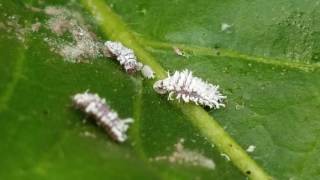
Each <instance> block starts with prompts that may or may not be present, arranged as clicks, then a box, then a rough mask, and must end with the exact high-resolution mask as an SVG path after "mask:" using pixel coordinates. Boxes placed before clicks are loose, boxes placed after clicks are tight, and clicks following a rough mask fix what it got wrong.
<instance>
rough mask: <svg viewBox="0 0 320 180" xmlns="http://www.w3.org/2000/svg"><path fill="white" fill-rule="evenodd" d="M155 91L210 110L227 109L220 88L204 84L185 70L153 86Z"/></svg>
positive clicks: (170, 98)
mask: <svg viewBox="0 0 320 180" xmlns="http://www.w3.org/2000/svg"><path fill="white" fill-rule="evenodd" d="M153 88H154V90H155V91H156V92H157V93H159V94H165V93H169V96H168V99H169V100H173V98H172V97H173V96H175V98H176V99H178V100H180V99H182V100H183V101H184V102H186V103H188V102H190V101H191V102H194V103H195V104H197V105H198V104H200V105H203V106H208V107H210V108H216V109H219V108H220V107H225V105H224V104H223V99H225V98H226V96H223V95H222V94H221V93H220V92H219V86H215V85H212V84H210V83H207V82H204V81H203V80H202V79H200V78H198V77H194V76H192V72H191V71H189V70H187V69H186V70H184V71H182V72H179V71H176V72H175V73H174V74H173V75H172V76H170V74H168V77H167V78H165V79H163V80H159V81H157V82H155V83H154V85H153Z"/></svg>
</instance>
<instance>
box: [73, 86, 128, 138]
mask: <svg viewBox="0 0 320 180" xmlns="http://www.w3.org/2000/svg"><path fill="white" fill-rule="evenodd" d="M72 101H73V103H74V106H75V107H76V108H78V109H80V110H82V111H84V112H85V113H86V114H87V115H89V116H91V117H93V118H94V120H95V121H96V123H97V124H98V125H99V126H101V127H103V128H104V129H105V130H106V131H107V132H108V133H109V135H110V136H111V137H112V139H113V140H115V141H117V142H124V141H125V140H126V139H127V135H126V131H127V130H128V128H129V125H128V124H129V123H132V122H133V119H131V118H127V119H124V120H122V119H120V118H119V117H118V114H117V113H116V112H115V111H113V110H112V109H111V108H110V107H109V106H108V105H107V104H106V100H105V99H103V98H100V97H99V96H98V94H91V93H88V92H84V93H78V94H75V95H74V96H73V97H72Z"/></svg>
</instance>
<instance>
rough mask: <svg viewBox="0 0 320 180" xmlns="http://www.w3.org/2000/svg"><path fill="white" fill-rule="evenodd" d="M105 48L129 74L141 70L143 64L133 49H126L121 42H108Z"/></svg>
mask: <svg viewBox="0 0 320 180" xmlns="http://www.w3.org/2000/svg"><path fill="white" fill-rule="evenodd" d="M104 44H105V46H106V47H107V49H108V51H109V52H110V53H111V54H112V55H113V56H114V57H115V58H116V59H117V61H119V63H120V64H121V65H122V66H123V68H124V69H125V70H126V72H128V73H134V72H136V71H139V70H141V68H142V66H143V64H142V63H140V62H138V61H137V58H136V56H135V54H134V52H133V50H132V49H129V48H127V47H125V46H124V45H123V44H122V43H120V42H113V41H106V42H105V43H104Z"/></svg>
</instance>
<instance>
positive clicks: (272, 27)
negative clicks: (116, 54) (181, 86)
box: [0, 0, 320, 179]
mask: <svg viewBox="0 0 320 180" xmlns="http://www.w3.org/2000/svg"><path fill="white" fill-rule="evenodd" d="M47 6H61V7H65V8H67V9H70V10H75V11H77V12H79V13H80V14H81V16H83V17H84V19H85V22H86V23H87V25H88V26H90V27H91V28H90V29H91V30H92V31H93V32H94V33H96V34H97V36H98V38H100V39H101V40H108V39H113V40H118V41H121V42H123V43H124V44H126V45H127V46H128V47H130V48H132V49H134V50H135V52H136V54H137V55H138V57H139V59H140V60H141V61H142V62H143V63H146V64H149V65H150V66H151V67H152V68H153V69H154V70H155V72H156V73H157V77H158V78H162V77H164V76H165V75H166V73H165V71H167V70H168V71H170V72H173V71H175V70H182V69H185V68H188V69H191V70H193V72H194V74H195V75H197V76H199V77H201V78H203V79H205V80H207V81H209V82H211V83H214V84H218V85H220V87H221V89H222V91H223V93H224V94H226V95H227V96H228V99H227V102H226V103H227V107H226V108H225V109H220V110H208V109H205V110H204V109H202V108H200V107H197V106H195V105H188V104H183V103H177V102H174V103H171V102H168V101H167V99H166V97H165V96H159V95H157V94H156V93H155V92H154V91H153V89H152V85H153V81H149V80H144V79H142V77H141V76H140V75H133V76H130V75H128V74H126V73H125V72H124V71H123V70H122V69H121V67H120V66H119V65H118V64H117V62H115V61H113V60H111V59H106V58H97V59H89V60H90V63H70V62H68V61H65V59H64V58H63V57H62V56H60V55H59V54H57V53H55V52H53V51H51V49H52V47H50V45H48V43H46V41H45V39H46V38H58V37H56V36H54V35H53V34H52V33H51V32H50V31H49V30H48V29H47V28H45V26H44V25H45V24H46V23H47V21H48V19H49V17H48V16H47V15H45V14H44V13H43V12H39V11H38V9H32V8H30V7H36V8H39V9H43V8H44V7H47ZM110 7H112V8H110ZM0 11H1V15H0V33H1V36H0V54H1V56H0V68H1V70H0V82H1V83H0V117H1V120H0V137H2V138H1V145H0V157H1V161H0V166H1V168H0V179H59V178H62V179H72V178H75V179H88V178H90V179H101V178H106V179H195V178H197V179H214V178H215V179H241V178H245V176H244V175H243V174H242V173H241V172H243V173H244V174H246V175H247V176H249V177H251V178H253V179H262V178H266V177H267V176H268V175H270V176H272V177H275V178H276V179H290V178H292V179H317V178H319V174H320V166H319V164H320V163H319V161H320V159H319V158H318V157H317V154H318V153H319V151H320V147H319V145H318V143H317V139H318V138H319V135H320V134H319V132H320V131H319V129H320V123H319V122H320V121H319V120H320V118H319V116H317V115H318V114H319V108H320V93H319V92H320V91H319V90H320V81H319V78H320V72H319V67H320V64H319V62H320V61H319V57H318V56H319V52H320V51H319V48H320V44H319V40H320V39H319V27H320V22H319V20H318V19H319V18H318V16H319V12H320V11H319V5H318V3H317V2H316V1H312V0H311V1H301V2H292V1H281V2H279V1H276V0H271V1H268V2H265V1H259V0H254V1H250V2H249V1H204V0H203V1H199V2H198V1H197V2H195V1H188V0H184V1H180V0H176V1H141V0H131V1H123V0H121V1H119V0H117V1H113V0H108V1H103V0H90V1H81V2H77V3H75V2H73V3H65V2H64V1H46V2H42V3H41V2H37V1H32V0H30V1H23V2H22V1H17V2H11V1H8V2H7V1H0ZM37 21H38V22H40V23H41V24H42V25H43V26H41V27H40V30H39V31H38V32H30V31H28V29H30V27H31V25H32V24H34V23H35V22H37ZM14 22H16V24H14ZM10 23H11V25H10ZM12 23H13V24H12ZM223 24H228V25H230V27H228V28H227V29H225V28H222V25H223ZM18 25H19V26H18ZM63 38H66V40H67V39H68V37H63ZM22 40H23V41H22ZM173 47H179V48H180V49H181V50H183V51H184V52H185V53H186V54H188V57H183V56H178V55H176V54H175V53H174V51H173ZM87 89H90V91H92V92H97V93H98V94H99V95H100V96H102V97H105V98H106V99H107V101H108V103H109V104H110V105H111V106H112V108H113V109H115V110H117V111H118V113H119V114H120V116H121V117H133V118H134V119H135V122H134V124H133V125H132V126H131V127H130V130H129V141H127V142H126V143H124V144H117V143H114V142H113V141H112V140H111V139H110V138H108V136H107V134H106V133H105V132H104V131H103V130H102V129H100V128H99V127H97V126H95V125H94V124H93V123H91V121H87V122H86V123H83V122H84V121H83V120H84V119H86V117H85V116H84V115H83V114H81V113H79V112H77V111H75V110H74V109H73V108H72V106H71V102H70V96H71V95H73V94H75V93H78V92H83V91H85V90H87ZM88 133H89V134H90V136H88V135H86V134H88ZM181 138H183V139H184V140H185V143H184V146H185V148H187V149H189V150H192V151H195V152H200V153H201V154H203V155H204V156H206V157H208V158H209V159H212V160H213V161H214V162H215V164H216V168H215V169H214V170H212V169H206V168H203V167H199V166H192V165H190V164H187V163H185V164H176V163H171V162H169V161H165V160H164V161H151V159H153V158H155V157H159V156H168V155H170V154H171V153H172V152H173V151H174V144H176V143H177V142H178V141H179V139H181ZM236 142H237V143H236ZM238 144H239V145H238ZM214 145H215V146H214ZM230 145H231V146H232V147H230ZM249 145H255V146H256V150H255V151H254V152H252V153H250V154H249V155H248V154H246V153H245V151H244V150H245V149H246V148H247V147H248V146H249ZM241 147H242V148H241ZM221 153H226V154H228V155H229V156H230V158H231V161H226V160H225V158H224V157H223V156H221ZM248 170H250V174H249V172H247V171H248Z"/></svg>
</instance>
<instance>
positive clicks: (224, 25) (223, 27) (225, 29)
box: [221, 23, 232, 33]
mask: <svg viewBox="0 0 320 180" xmlns="http://www.w3.org/2000/svg"><path fill="white" fill-rule="evenodd" d="M231 27H232V25H230V24H227V23H222V24H221V31H222V32H227V33H230V32H231V31H230V29H231Z"/></svg>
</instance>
